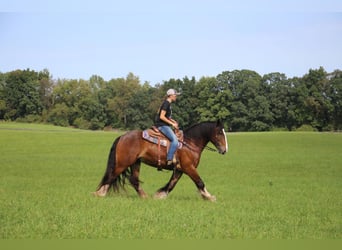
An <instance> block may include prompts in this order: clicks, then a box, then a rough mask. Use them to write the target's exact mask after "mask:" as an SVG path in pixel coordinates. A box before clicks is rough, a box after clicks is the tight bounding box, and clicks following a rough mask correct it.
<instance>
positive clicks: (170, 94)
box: [154, 89, 180, 168]
mask: <svg viewBox="0 0 342 250" xmlns="http://www.w3.org/2000/svg"><path fill="white" fill-rule="evenodd" d="M178 95H180V93H178V92H177V91H176V90H174V89H169V90H168V91H167V92H166V99H165V100H164V101H163V103H162V104H161V106H160V108H159V111H158V115H157V117H156V121H155V124H154V125H155V126H156V127H157V128H158V129H159V130H160V132H162V133H163V134H164V135H165V136H166V137H167V138H168V139H169V140H170V148H169V151H168V152H167V157H166V165H167V166H168V167H170V168H173V167H174V165H173V157H174V154H175V152H176V150H177V147H178V139H177V137H176V135H175V133H174V132H173V130H172V128H171V127H174V128H175V129H178V123H177V122H176V121H175V120H173V119H172V118H171V116H172V109H171V103H172V102H175V101H176V100H177V96H178Z"/></svg>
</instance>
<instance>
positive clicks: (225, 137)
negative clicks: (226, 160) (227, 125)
mask: <svg viewBox="0 0 342 250" xmlns="http://www.w3.org/2000/svg"><path fill="white" fill-rule="evenodd" d="M222 132H223V134H224V140H225V142H226V152H228V141H227V135H226V132H225V131H224V128H223V129H222Z"/></svg>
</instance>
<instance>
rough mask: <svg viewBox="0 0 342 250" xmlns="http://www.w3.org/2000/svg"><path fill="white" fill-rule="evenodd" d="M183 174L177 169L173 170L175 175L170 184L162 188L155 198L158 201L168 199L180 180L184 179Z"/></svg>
mask: <svg viewBox="0 0 342 250" xmlns="http://www.w3.org/2000/svg"><path fill="white" fill-rule="evenodd" d="M182 175H183V172H182V171H180V170H178V169H177V168H175V169H174V170H173V174H172V176H171V178H170V180H169V182H168V183H166V185H165V186H164V187H162V188H160V189H159V190H158V191H157V193H156V194H155V195H154V198H156V199H164V198H166V197H167V195H168V194H169V193H170V192H171V191H172V190H173V188H174V187H175V186H176V184H177V182H178V181H179V179H180V178H181V177H182Z"/></svg>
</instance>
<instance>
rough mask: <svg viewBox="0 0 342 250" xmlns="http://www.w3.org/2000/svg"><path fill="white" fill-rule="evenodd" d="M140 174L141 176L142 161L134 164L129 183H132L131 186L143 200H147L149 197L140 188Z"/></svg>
mask: <svg viewBox="0 0 342 250" xmlns="http://www.w3.org/2000/svg"><path fill="white" fill-rule="evenodd" d="M139 174H140V160H138V161H137V162H136V163H134V164H133V165H132V166H131V176H130V177H129V182H130V183H131V185H132V186H133V187H134V189H135V191H137V193H138V195H139V196H140V197H141V198H147V197H148V195H147V194H146V193H145V191H144V190H143V189H142V188H141V186H140V180H139Z"/></svg>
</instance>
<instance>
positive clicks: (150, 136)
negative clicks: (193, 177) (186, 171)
mask: <svg viewBox="0 0 342 250" xmlns="http://www.w3.org/2000/svg"><path fill="white" fill-rule="evenodd" d="M174 132H175V135H176V137H177V139H178V149H181V148H182V147H183V138H184V137H183V130H175V131H174ZM142 138H143V139H145V140H147V141H149V142H151V143H154V144H157V145H158V166H160V165H161V160H160V153H161V146H163V147H165V148H166V150H168V149H169V146H170V140H169V139H168V138H167V137H166V136H165V135H164V134H163V133H161V132H160V131H159V129H158V128H157V127H155V126H152V127H151V128H150V129H146V130H144V131H143V132H142ZM174 160H175V158H174ZM175 161H177V160H175ZM158 170H160V169H159V168H158Z"/></svg>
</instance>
